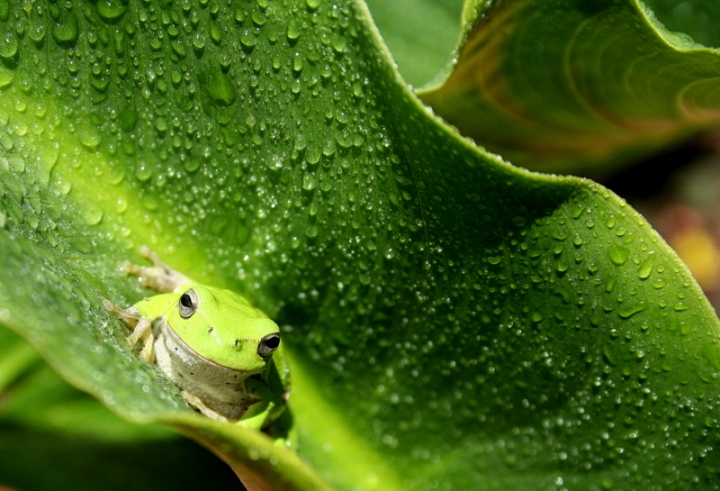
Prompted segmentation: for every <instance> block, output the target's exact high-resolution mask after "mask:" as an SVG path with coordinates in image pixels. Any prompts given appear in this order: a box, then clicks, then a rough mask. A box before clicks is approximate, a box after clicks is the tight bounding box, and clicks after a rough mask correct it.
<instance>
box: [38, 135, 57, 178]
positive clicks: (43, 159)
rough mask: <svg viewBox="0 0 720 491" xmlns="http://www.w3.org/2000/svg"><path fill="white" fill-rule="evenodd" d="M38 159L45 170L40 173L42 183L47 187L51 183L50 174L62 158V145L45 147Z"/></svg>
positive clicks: (55, 144) (39, 153) (54, 144)
mask: <svg viewBox="0 0 720 491" xmlns="http://www.w3.org/2000/svg"><path fill="white" fill-rule="evenodd" d="M38 158H39V159H40V163H41V164H42V165H43V169H42V170H41V171H40V172H39V174H40V181H41V182H42V183H43V184H44V185H46V186H47V185H48V183H49V182H50V173H51V172H52V168H53V167H54V166H55V164H57V161H58V159H59V158H60V145H58V144H57V143H51V144H49V145H46V146H44V147H43V148H42V149H41V150H40V152H38Z"/></svg>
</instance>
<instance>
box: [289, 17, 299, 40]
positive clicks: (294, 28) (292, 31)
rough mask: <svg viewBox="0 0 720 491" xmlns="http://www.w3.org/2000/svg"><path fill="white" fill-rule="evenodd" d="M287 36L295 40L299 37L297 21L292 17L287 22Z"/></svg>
mask: <svg viewBox="0 0 720 491" xmlns="http://www.w3.org/2000/svg"><path fill="white" fill-rule="evenodd" d="M287 37H288V39H289V40H291V41H295V40H296V39H297V38H299V37H300V30H299V29H298V25H297V22H295V20H294V19H293V20H291V21H290V22H288V27H287Z"/></svg>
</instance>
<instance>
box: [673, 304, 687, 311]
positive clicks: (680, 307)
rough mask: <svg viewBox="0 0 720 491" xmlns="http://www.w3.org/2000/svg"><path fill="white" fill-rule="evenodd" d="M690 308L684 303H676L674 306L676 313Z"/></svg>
mask: <svg viewBox="0 0 720 491" xmlns="http://www.w3.org/2000/svg"><path fill="white" fill-rule="evenodd" d="M689 308H690V306H689V305H688V304H686V303H684V302H678V303H676V304H675V307H674V309H675V310H676V311H678V312H682V311H683V310H688V309H689Z"/></svg>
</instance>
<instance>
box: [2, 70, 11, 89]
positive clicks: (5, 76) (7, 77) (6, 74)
mask: <svg viewBox="0 0 720 491" xmlns="http://www.w3.org/2000/svg"><path fill="white" fill-rule="evenodd" d="M12 81H13V72H11V71H10V70H6V69H5V68H4V67H3V66H1V65H0V89H3V88H5V87H7V86H8V85H10V84H11V83H12Z"/></svg>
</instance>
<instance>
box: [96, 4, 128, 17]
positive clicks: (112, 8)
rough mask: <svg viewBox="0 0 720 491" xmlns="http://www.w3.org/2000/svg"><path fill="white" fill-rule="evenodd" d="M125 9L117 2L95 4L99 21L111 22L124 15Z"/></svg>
mask: <svg viewBox="0 0 720 491" xmlns="http://www.w3.org/2000/svg"><path fill="white" fill-rule="evenodd" d="M125 10H127V8H126V7H125V5H123V4H122V2H119V1H117V0H101V1H100V2H98V4H97V12H98V15H99V16H100V18H101V19H103V20H106V21H109V22H113V21H116V20H118V19H119V18H120V17H122V15H123V14H124V13H125Z"/></svg>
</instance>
